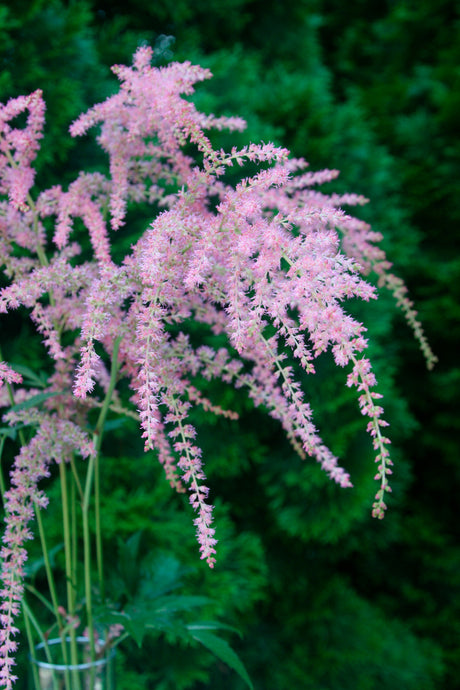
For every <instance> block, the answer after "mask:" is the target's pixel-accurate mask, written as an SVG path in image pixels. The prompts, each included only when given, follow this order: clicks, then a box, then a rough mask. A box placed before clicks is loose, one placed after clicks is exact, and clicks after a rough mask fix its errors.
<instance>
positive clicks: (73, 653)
mask: <svg viewBox="0 0 460 690" xmlns="http://www.w3.org/2000/svg"><path fill="white" fill-rule="evenodd" d="M63 645H64V649H63ZM114 657H115V650H114V649H113V648H111V649H106V647H105V645H104V642H103V640H99V641H98V643H97V645H96V655H95V658H94V660H91V653H90V645H89V640H88V638H86V637H76V638H74V639H73V640H72V639H71V638H70V637H67V638H66V640H65V642H63V641H62V640H61V639H60V638H56V639H53V640H48V642H46V643H45V642H42V643H40V644H39V645H37V646H36V647H35V650H34V655H33V656H32V655H31V656H30V681H29V688H30V690H115V658H114Z"/></svg>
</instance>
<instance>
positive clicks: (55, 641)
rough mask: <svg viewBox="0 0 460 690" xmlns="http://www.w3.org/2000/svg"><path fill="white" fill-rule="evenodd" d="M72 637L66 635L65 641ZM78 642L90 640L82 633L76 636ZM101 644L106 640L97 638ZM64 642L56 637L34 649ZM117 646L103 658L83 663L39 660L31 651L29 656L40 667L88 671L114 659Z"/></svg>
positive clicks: (56, 669)
mask: <svg viewBox="0 0 460 690" xmlns="http://www.w3.org/2000/svg"><path fill="white" fill-rule="evenodd" d="M71 640H72V638H71V637H66V638H65V641H66V642H71ZM75 641H76V642H80V643H82V642H89V641H90V640H89V638H88V637H84V636H82V635H79V636H78V637H76V638H75ZM97 641H98V642H99V643H100V644H102V645H104V644H105V641H104V640H102V639H98V640H97ZM60 643H62V640H61V638H60V637H55V638H53V639H52V640H48V641H47V642H39V644H37V645H35V647H34V650H35V651H38V650H41V649H45V647H47V646H51V645H56V644H60ZM115 651H116V650H115V647H111V648H109V650H108V654H107V656H104V657H103V658H101V659H95V660H94V661H86V662H84V663H82V664H53V663H50V662H49V661H39V660H38V659H36V658H34V657H33V656H32V655H31V654H30V653H29V658H30V661H31V662H32V663H33V664H35V665H36V666H38V667H39V668H45V669H51V670H54V671H86V670H88V669H90V668H95V667H98V666H104V665H106V664H107V663H108V662H109V661H111V660H112V659H113V657H114V656H115Z"/></svg>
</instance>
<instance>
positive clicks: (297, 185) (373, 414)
mask: <svg viewBox="0 0 460 690" xmlns="http://www.w3.org/2000/svg"><path fill="white" fill-rule="evenodd" d="M151 58H152V51H151V49H150V48H148V47H142V48H139V49H138V51H137V52H136V54H135V56H134V61H133V65H132V66H131V67H127V66H116V67H115V68H114V72H115V74H116V76H117V77H118V79H119V81H120V89H119V91H118V93H116V94H115V95H114V96H112V97H110V98H108V99H107V100H106V101H104V102H103V103H100V104H98V105H95V106H94V107H93V108H91V109H90V110H89V111H88V112H87V113H85V114H83V115H81V117H80V118H78V120H76V122H74V123H73V125H72V126H71V134H72V135H73V136H82V135H84V134H85V133H86V132H87V131H88V130H89V129H90V128H91V127H97V128H98V143H99V144H100V145H101V147H102V148H103V149H104V151H105V152H106V153H107V155H108V158H109V165H108V171H107V174H105V175H104V174H103V173H102V172H98V173H86V172H82V173H81V174H80V175H79V176H78V178H77V179H76V180H75V181H74V182H73V183H72V184H71V185H70V186H69V188H68V189H67V190H64V189H62V188H61V187H60V186H56V187H53V188H52V189H48V190H44V191H41V192H35V193H34V189H33V181H34V172H33V168H32V167H31V164H32V162H33V160H34V157H35V155H36V153H37V151H38V148H39V144H38V142H39V139H40V138H41V136H42V134H41V132H42V126H43V113H44V104H43V100H42V97H41V93H40V92H39V91H37V92H35V93H34V94H32V95H30V96H28V97H19V98H17V99H12V100H11V101H10V102H9V103H8V104H6V105H5V106H0V193H1V194H2V200H1V201H0V260H1V262H2V264H3V267H4V272H5V275H6V277H7V278H8V280H9V285H8V286H7V287H5V288H3V289H2V290H1V291H0V312H3V313H5V312H7V311H9V310H11V309H15V308H17V307H19V306H21V305H22V306H24V307H26V308H28V309H29V310H30V316H31V318H32V320H33V322H34V323H35V325H36V328H37V330H38V331H39V332H40V333H41V334H42V335H43V338H44V343H45V346H46V347H47V350H48V352H49V355H50V357H51V358H52V359H53V360H54V362H55V368H56V371H55V374H54V375H53V376H52V377H51V378H50V382H49V388H48V389H47V390H48V391H50V392H53V393H59V395H57V396H56V397H53V398H50V399H49V400H48V401H47V412H46V418H44V419H41V421H40V423H39V430H38V432H37V435H36V436H35V437H34V438H35V440H34V441H31V442H30V443H29V445H28V446H27V447H26V448H23V449H22V450H21V452H20V454H19V455H18V458H17V460H16V465H15V469H14V471H13V474H12V478H11V482H12V485H11V489H10V490H9V493H8V495H7V497H6V500H7V526H6V532H5V537H4V547H3V549H4V551H3V556H4V567H3V575H2V577H3V587H4V589H3V597H4V604H3V608H2V610H3V615H2V624H3V627H4V630H5V631H6V632H5V633H3V636H2V638H1V639H2V640H3V651H2V660H3V672H2V673H3V676H2V680H3V683H4V685H5V687H10V685H11V680H12V676H11V665H12V661H11V654H12V653H13V652H14V642H12V639H13V637H14V633H15V627H14V618H15V616H16V615H17V613H18V610H19V606H20V599H21V592H22V589H21V584H20V583H21V577H20V574H21V568H22V564H23V562H24V559H25V557H26V555H25V551H24V547H23V542H24V540H25V539H27V538H28V537H29V526H28V523H29V522H30V521H31V520H32V518H33V515H32V512H31V506H32V504H33V503H34V502H35V503H37V502H38V503H40V504H42V505H45V503H46V501H45V499H44V498H43V497H42V494H41V493H40V490H39V489H38V481H39V480H40V479H41V478H42V477H44V476H46V474H47V472H48V471H49V466H50V464H51V463H52V462H53V461H56V462H59V461H63V460H65V458H60V457H59V456H58V455H56V447H57V448H62V449H65V448H66V443H68V442H69V441H68V439H67V435H69V434H70V435H71V436H72V433H73V434H74V431H72V429H73V430H75V429H76V428H77V427H78V426H79V425H81V424H82V423H83V420H85V419H86V418H85V412H86V411H87V410H88V409H89V408H90V407H91V399H90V397H89V396H92V395H94V391H95V390H96V391H97V388H96V384H99V385H100V386H103V381H104V371H105V370H104V366H105V364H106V363H108V362H110V361H111V359H112V357H113V353H114V347H115V343H117V357H118V366H119V376H121V377H125V378H126V379H127V380H128V381H129V385H130V387H131V391H132V397H131V402H132V403H133V404H134V405H135V407H136V409H137V412H138V416H139V421H140V427H141V434H142V437H143V439H144V440H145V448H146V450H148V449H156V451H157V452H158V457H159V459H160V462H161V463H162V464H163V466H164V469H165V473H166V476H167V479H168V481H169V482H170V483H171V485H172V486H174V487H175V488H176V489H178V490H179V491H184V490H185V489H186V488H187V489H188V490H189V497H190V503H191V505H192V507H193V509H194V510H195V512H196V518H195V526H196V530H197V538H198V542H199V545H200V552H201V557H202V558H203V559H206V561H207V562H208V564H209V565H210V566H211V567H212V566H213V565H214V562H215V557H216V548H215V547H216V543H217V542H216V537H215V533H214V527H213V518H212V506H211V504H210V503H209V500H208V499H209V487H208V486H207V480H206V476H205V459H203V458H202V453H201V449H200V447H199V445H198V443H197V441H196V430H195V429H194V428H193V426H192V425H191V424H190V421H189V413H190V410H191V409H192V407H193V406H194V405H202V406H203V407H204V409H205V410H209V411H212V412H215V413H218V414H229V415H231V414H232V413H231V411H225V410H222V409H221V408H220V407H219V406H218V405H217V404H215V403H213V402H212V401H209V400H207V399H206V398H205V397H204V396H203V395H202V394H201V392H200V391H199V390H198V389H197V388H196V378H197V377H198V376H204V377H205V378H207V379H212V378H218V379H220V380H222V381H223V382H224V383H226V384H229V385H234V386H236V387H238V388H245V389H246V390H247V392H248V395H249V396H250V397H251V399H252V400H253V402H254V404H255V405H260V406H263V407H264V408H265V409H266V410H267V411H268V413H269V414H271V415H272V416H273V417H274V418H275V419H277V420H278V421H279V422H280V424H281V425H282V427H283V428H284V430H285V431H286V434H287V436H288V438H289V439H290V441H291V443H292V445H293V447H294V448H295V450H296V451H297V452H298V453H299V454H300V455H302V456H305V455H309V456H312V457H314V458H315V459H316V460H317V461H318V462H319V463H320V465H321V466H322V468H323V469H324V471H325V472H326V473H327V475H328V476H329V477H330V478H331V479H332V480H333V481H335V482H337V483H338V484H339V485H340V486H342V487H350V486H351V485H352V484H351V479H350V477H349V475H348V473H347V472H346V470H344V469H343V468H342V467H340V464H339V462H338V459H337V458H336V457H335V455H334V454H333V452H332V451H331V450H330V449H328V448H327V447H326V446H325V444H324V443H323V441H322V439H321V437H320V434H319V432H318V430H317V428H316V426H315V423H314V419H313V411H312V409H311V407H310V405H309V403H308V400H307V399H306V396H305V393H304V392H303V391H302V389H301V386H300V383H299V381H298V378H297V376H296V369H295V367H296V366H298V367H300V368H301V369H302V370H304V371H305V372H307V373H308V374H310V375H313V374H314V372H315V359H316V358H317V357H318V355H320V354H321V353H323V352H325V351H327V350H330V351H331V353H332V356H333V358H334V361H335V363H336V364H337V366H339V367H349V369H350V373H349V374H348V378H346V383H347V385H349V386H354V387H355V388H356V389H357V391H358V393H359V399H358V402H359V407H360V410H361V412H362V414H363V415H365V416H366V417H367V418H368V431H369V433H370V435H371V437H372V443H373V445H374V448H375V454H376V462H377V464H378V472H377V479H378V481H379V483H380V486H379V489H378V492H377V494H376V498H375V503H374V507H373V514H374V515H375V516H377V517H383V514H384V510H385V508H386V505H385V501H384V498H385V493H386V492H387V491H389V485H388V479H387V476H388V474H390V473H391V470H390V465H391V460H390V458H389V453H388V444H389V440H388V438H386V436H384V435H383V429H384V427H385V426H386V423H385V421H384V419H383V409H382V407H381V406H380V405H379V404H378V402H377V401H378V398H379V397H380V396H379V394H378V393H377V392H376V390H375V387H376V380H375V377H374V374H373V373H372V368H371V364H370V362H369V359H368V358H367V357H366V354H365V353H366V347H367V340H366V337H365V333H366V328H365V326H364V325H363V324H362V323H360V322H359V321H358V320H356V319H355V318H353V317H352V316H351V315H350V314H349V313H348V312H347V310H346V300H347V299H350V298H353V297H357V298H360V299H362V300H365V301H368V300H371V299H375V298H376V296H377V294H376V289H375V287H373V286H372V285H371V283H369V282H368V280H367V276H368V274H369V273H370V272H371V271H374V272H375V273H376V274H377V275H378V279H379V282H380V283H381V284H382V285H384V286H386V287H388V288H390V289H391V290H393V291H394V293H395V295H396V297H397V300H398V303H399V304H400V306H401V307H402V309H403V310H404V311H405V313H406V316H407V318H408V321H409V323H410V324H411V325H412V327H413V328H414V331H415V334H416V336H417V337H418V339H419V341H420V343H421V346H422V349H423V351H424V353H425V355H426V357H427V360H428V364H429V365H430V366H431V365H432V364H433V363H434V357H433V355H432V353H431V351H430V349H429V346H428V344H427V341H426V339H425V336H424V335H423V331H422V330H421V326H420V324H419V323H418V321H417V319H416V313H415V312H414V310H413V305H412V304H411V302H410V301H409V300H408V298H407V295H406V292H405V288H404V286H403V284H402V282H401V281H400V280H399V279H398V278H397V277H395V276H394V275H393V274H392V273H390V267H391V265H390V264H389V262H388V261H387V259H386V257H385V256H384V254H383V251H382V250H381V249H380V248H379V246H378V241H379V239H380V236H379V235H377V233H373V232H372V231H371V229H370V228H369V226H368V225H367V224H365V223H363V222H362V221H360V220H357V219H356V218H353V217H352V216H350V215H349V214H348V213H346V212H345V211H344V210H343V208H342V207H343V206H345V205H347V206H349V205H356V204H361V203H364V202H365V199H363V198H362V197H360V196H357V195H351V194H349V195H344V196H337V195H330V196H328V195H327V194H323V193H320V192H318V191H317V189H316V187H317V185H321V184H323V183H327V182H328V181H330V180H332V179H333V178H334V177H336V175H337V172H336V171H330V170H324V171H321V172H316V173H314V172H310V171H308V170H306V168H307V164H306V162H305V161H304V160H303V159H292V158H290V157H289V152H288V151H287V150H285V149H283V148H280V147H277V146H274V145H273V144H270V143H268V144H259V145H257V144H250V145H248V146H246V147H243V148H242V149H237V148H233V149H232V150H231V151H230V152H226V151H223V150H218V149H215V148H214V147H213V145H212V134H211V133H210V132H209V130H212V129H222V128H226V129H229V130H230V131H233V130H241V129H242V128H243V127H244V122H243V121H242V120H241V119H240V118H219V117H215V116H214V115H204V114H202V113H200V112H199V111H198V110H197V108H196V107H195V105H194V104H193V102H192V101H191V100H190V99H189V98H188V97H189V96H190V95H191V94H193V90H194V85H195V84H196V83H197V82H199V81H202V80H204V79H207V78H209V77H210V76H211V74H210V73H209V71H208V70H205V69H202V68H200V67H196V66H193V65H191V64H190V63H183V64H178V63H173V64H170V65H168V66H166V67H161V68H157V67H152V66H151ZM185 97H187V98H185ZM24 111H27V112H28V119H27V124H26V126H25V128H24V129H23V130H17V129H14V128H12V127H10V125H9V122H10V121H11V120H12V119H13V118H14V117H15V116H16V115H17V114H18V113H20V112H24ZM192 151H195V152H196V155H195V156H194V155H192V153H191V152H192ZM247 163H251V170H254V166H255V167H256V168H257V171H256V172H255V173H253V174H252V175H251V176H246V177H244V176H243V174H242V175H240V176H239V181H237V182H236V183H230V182H229V181H228V180H229V179H231V180H234V179H235V170H238V169H240V168H241V170H243V168H244V166H245V165H246V164H247ZM229 173H231V175H230V174H229ZM141 202H142V204H151V205H152V215H151V217H150V218H146V223H145V231H144V232H143V233H142V235H141V236H140V237H139V236H136V237H133V238H132V246H131V248H130V250H129V252H128V253H127V254H126V256H125V257H124V258H123V259H122V260H117V262H115V261H114V259H113V256H114V254H113V251H112V249H113V246H115V245H116V242H117V234H116V231H117V229H119V228H121V227H122V226H123V225H125V224H127V225H128V226H129V215H128V212H129V209H130V208H131V207H132V206H133V205H135V204H138V203H141ZM158 209H160V210H159V211H158ZM76 218H79V219H80V220H81V222H82V223H83V225H84V227H85V228H86V231H87V233H88V237H89V241H90V244H91V247H92V257H88V256H87V254H85V255H84V256H85V258H82V254H81V253H80V246H79V238H81V230H77V229H76V225H75V219H76ZM50 222H51V223H52V224H54V229H53V231H52V234H51V235H50V236H48V235H47V232H46V230H45V227H49V226H50ZM18 249H20V250H21V251H18ZM190 320H194V321H195V322H199V323H201V324H202V325H203V328H208V329H211V330H212V331H213V332H214V333H220V334H225V335H226V337H227V342H228V346H227V348H221V349H220V350H217V351H215V350H213V349H212V348H210V347H207V346H206V347H205V346H203V345H201V346H198V347H195V346H194V345H193V344H192V342H191V340H190V339H189V337H188V335H187V324H188V323H189V322H190ZM75 333H77V336H76V337H75ZM64 335H66V337H65V339H64V337H63V336H64ZM70 335H72V336H73V341H72V342H71V344H69V342H70V340H71V338H70ZM64 342H65V345H64ZM2 380H6V381H7V382H8V383H9V384H14V383H19V382H20V381H19V378H18V377H17V375H16V374H15V373H14V372H13V370H12V369H10V368H9V367H8V366H7V365H6V364H4V363H1V364H0V382H1V381H2ZM60 386H61V387H62V389H61V390H59V387H60ZM46 425H51V426H52V429H53V434H54V436H53V438H54V439H56V438H57V437H56V434H62V435H63V437H62V439H61V441H60V442H59V443H57V441H56V444H55V446H54V450H53V452H51V451H50V449H49V448H48V447H47V448H46V449H44V450H43V449H42V450H43V452H42V455H41V457H42V460H40V463H43V464H40V463H38V464H37V460H36V458H37V455H36V450H35V447H38V446H39V445H40V443H42V442H44V441H43V434H44V430H45V426H46ZM72 425H73V426H72ZM71 432H72V433H71ZM66 439H67V440H66ZM82 443H83V440H82V438H80V439H79V440H78V443H77V440H75V439H74V441H73V447H75V448H80V449H81V445H82ZM71 445H72V444H71ZM63 452H64V450H63ZM81 452H82V453H83V454H85V452H86V454H87V453H88V452H90V451H89V450H88V448H87V449H86V451H81ZM43 455H47V457H46V458H45V459H43ZM29 460H30V462H29ZM18 473H19V474H18ZM21 473H22V474H21ZM29 475H30V476H29ZM32 475H33V476H32ZM24 492H25V493H24ZM18 501H19V502H18ZM21 511H22V512H23V513H24V514H22V512H21ZM24 511H25V512H24ZM15 516H16V517H15ZM17 516H19V517H20V523H21V525H22V526H21V528H20V529H23V530H24V533H23V534H22V536H21V538H20V539H19V537H17V536H16V535H17V534H19V532H15V531H14V529H15V528H13V521H14V520H17ZM18 529H19V528H18ZM13 537H14V538H13ZM13 566H14V567H15V568H16V571H17V573H18V575H17V577H16V576H15V577H14V578H13V577H12V575H11V569H12V567H13Z"/></svg>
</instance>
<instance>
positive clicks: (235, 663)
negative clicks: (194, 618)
mask: <svg viewBox="0 0 460 690" xmlns="http://www.w3.org/2000/svg"><path fill="white" fill-rule="evenodd" d="M188 627H189V629H190V626H188ZM191 632H192V637H193V638H194V639H195V640H198V642H201V644H202V645H204V646H205V647H206V648H207V649H209V651H210V652H212V653H213V654H214V655H215V656H217V658H218V659H220V660H221V661H223V662H224V663H225V664H227V666H230V668H232V669H233V670H234V671H236V672H237V673H238V675H239V676H240V677H241V678H242V679H243V680H244V681H245V683H246V684H247V685H248V687H250V688H251V690H254V686H253V684H252V683H251V680H250V678H249V676H248V674H247V671H246V669H245V668H244V666H243V664H242V662H241V660H240V658H239V657H238V655H237V654H236V653H235V652H234V651H233V649H232V648H231V647H230V646H229V644H228V643H227V642H226V641H225V640H223V639H222V638H221V637H217V635H213V633H210V632H205V631H204V630H193V631H191Z"/></svg>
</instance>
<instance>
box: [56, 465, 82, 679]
mask: <svg viewBox="0 0 460 690" xmlns="http://www.w3.org/2000/svg"><path fill="white" fill-rule="evenodd" d="M59 479H60V482H61V502H62V526H63V531H64V554H65V576H66V589H67V613H68V615H69V616H72V617H73V616H75V587H76V581H75V561H73V559H72V539H71V531H70V518H69V510H70V506H69V500H68V491H67V468H66V464H65V462H64V461H63V460H61V462H60V463H59ZM68 634H69V637H70V658H71V663H72V665H73V666H76V665H77V664H78V649H77V636H76V631H75V628H74V627H73V626H71V627H70V629H69V631H68Z"/></svg>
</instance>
